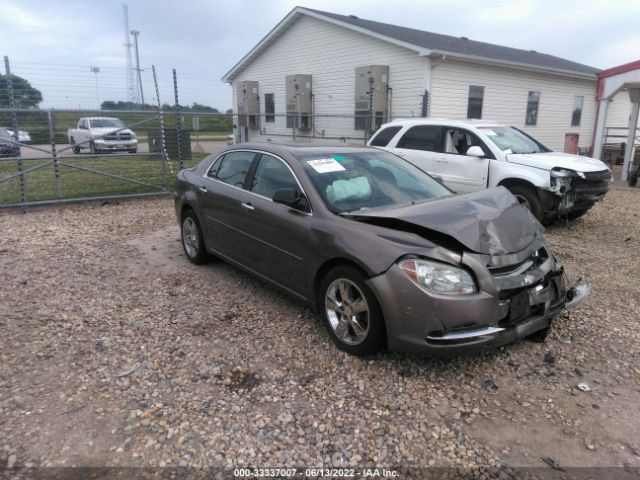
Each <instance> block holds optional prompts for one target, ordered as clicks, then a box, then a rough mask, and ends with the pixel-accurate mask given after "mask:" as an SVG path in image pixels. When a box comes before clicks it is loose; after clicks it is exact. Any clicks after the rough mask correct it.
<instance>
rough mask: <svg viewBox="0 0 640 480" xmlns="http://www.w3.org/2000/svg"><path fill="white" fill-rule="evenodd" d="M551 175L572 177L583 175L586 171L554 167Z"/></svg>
mask: <svg viewBox="0 0 640 480" xmlns="http://www.w3.org/2000/svg"><path fill="white" fill-rule="evenodd" d="M551 176H552V177H556V178H570V177H582V178H584V173H582V172H576V171H575V170H569V169H568V168H558V167H556V168H554V169H552V170H551Z"/></svg>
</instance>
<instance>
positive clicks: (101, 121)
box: [89, 118, 124, 128]
mask: <svg viewBox="0 0 640 480" xmlns="http://www.w3.org/2000/svg"><path fill="white" fill-rule="evenodd" d="M89 122H91V128H109V127H115V128H122V127H124V123H122V122H121V121H120V120H118V119H117V118H94V119H92V120H89Z"/></svg>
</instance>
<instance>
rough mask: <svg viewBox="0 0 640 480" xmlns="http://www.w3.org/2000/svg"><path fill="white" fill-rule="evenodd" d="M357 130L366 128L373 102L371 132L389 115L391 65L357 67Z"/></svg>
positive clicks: (355, 126) (355, 125)
mask: <svg viewBox="0 0 640 480" xmlns="http://www.w3.org/2000/svg"><path fill="white" fill-rule="evenodd" d="M355 91H356V98H355V115H356V117H355V122H354V128H355V129H356V130H366V128H367V121H368V118H369V103H371V112H372V114H373V115H372V121H371V126H370V130H371V131H370V133H373V132H375V131H376V130H377V129H378V128H380V126H381V125H382V124H383V123H384V122H385V121H386V120H387V117H388V115H389V111H388V109H389V65H366V66H364V67H356V90H355Z"/></svg>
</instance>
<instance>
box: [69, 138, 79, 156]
mask: <svg viewBox="0 0 640 480" xmlns="http://www.w3.org/2000/svg"><path fill="white" fill-rule="evenodd" d="M71 147H72V148H71V150H72V151H73V153H75V154H76V155H77V154H78V153H80V147H79V146H77V145H76V141H75V139H74V138H73V137H71Z"/></svg>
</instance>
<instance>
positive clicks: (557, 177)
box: [541, 169, 611, 216]
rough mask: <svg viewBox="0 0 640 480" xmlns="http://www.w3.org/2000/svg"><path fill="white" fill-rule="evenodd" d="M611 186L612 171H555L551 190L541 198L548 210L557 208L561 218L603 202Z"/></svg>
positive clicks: (553, 171)
mask: <svg viewBox="0 0 640 480" xmlns="http://www.w3.org/2000/svg"><path fill="white" fill-rule="evenodd" d="M610 186H611V171H610V170H608V169H607V170H602V171H596V172H575V171H572V170H564V169H553V170H552V171H551V178H550V188H549V189H548V190H547V191H546V195H543V196H542V197H541V200H542V201H543V203H545V204H546V207H547V210H549V209H551V208H555V209H556V210H557V212H558V214H559V215H560V216H564V215H567V214H568V213H570V212H571V211H577V210H585V209H588V208H590V207H591V206H592V205H593V204H595V203H597V202H599V201H601V200H602V199H603V198H604V196H605V195H606V194H607V192H608V191H609V187H610Z"/></svg>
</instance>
